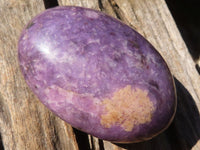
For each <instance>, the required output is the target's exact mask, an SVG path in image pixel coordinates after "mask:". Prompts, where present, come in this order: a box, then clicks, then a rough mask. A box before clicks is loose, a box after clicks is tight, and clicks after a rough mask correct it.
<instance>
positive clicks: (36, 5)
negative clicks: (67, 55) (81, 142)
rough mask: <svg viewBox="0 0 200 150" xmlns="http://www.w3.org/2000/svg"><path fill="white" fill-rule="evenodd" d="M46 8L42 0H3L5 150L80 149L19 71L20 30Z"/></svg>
mask: <svg viewBox="0 0 200 150" xmlns="http://www.w3.org/2000/svg"><path fill="white" fill-rule="evenodd" d="M43 10H44V4H43V1H42V0H28V1H27V0H17V1H15V0H9V1H7V0H1V1H0V19H1V23H0V133H1V137H2V140H3V146H4V149H5V150H25V149H27V150H35V149H36V150H47V149H48V150H55V149H59V150H66V149H69V150H71V149H72V150H76V149H78V145H77V143H76V140H75V137H74V133H73V130H72V128H71V126H69V125H67V124H66V123H64V122H63V121H61V119H59V118H58V117H56V116H55V115H54V114H52V113H50V112H49V111H48V110H47V109H46V108H45V107H44V106H43V105H42V104H41V103H40V102H39V101H38V99H37V98H36V97H35V96H34V95H33V93H32V92H31V91H30V90H29V89H28V87H27V85H26V83H25V81H24V79H23V77H22V75H21V73H20V70H19V65H18V60H17V42H18V38H19V35H20V32H21V30H22V28H23V27H24V26H25V24H27V23H28V21H29V20H30V19H31V18H32V17H33V16H35V15H36V14H38V13H40V12H41V11H43Z"/></svg>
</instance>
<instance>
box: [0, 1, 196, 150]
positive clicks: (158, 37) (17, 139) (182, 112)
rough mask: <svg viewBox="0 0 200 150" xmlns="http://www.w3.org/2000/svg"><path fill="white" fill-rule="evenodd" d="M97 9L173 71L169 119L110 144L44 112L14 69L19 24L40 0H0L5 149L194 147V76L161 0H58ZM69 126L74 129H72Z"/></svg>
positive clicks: (0, 125) (0, 117)
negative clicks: (149, 134) (135, 138)
mask: <svg viewBox="0 0 200 150" xmlns="http://www.w3.org/2000/svg"><path fill="white" fill-rule="evenodd" d="M58 2H59V5H76V6H84V7H88V8H93V9H97V10H101V11H103V12H105V13H107V14H110V15H111V16H113V17H116V18H119V19H121V20H122V21H123V22H125V23H126V24H128V25H130V26H131V27H133V28H134V29H136V30H137V31H138V32H139V33H141V34H142V35H143V36H145V37H146V38H147V39H148V40H149V41H150V42H151V43H152V44H153V45H154V46H155V48H156V49H157V50H158V51H159V52H160V53H161V55H162V56H163V57H164V59H165V60H166V62H167V63H168V65H169V68H170V70H171V71H172V73H173V75H174V77H175V83H176V88H177V98H178V108H177V113H176V116H175V119H174V121H173V123H172V125H171V126H170V127H169V128H168V129H167V130H166V131H165V132H163V133H162V134H160V135H159V136H157V137H155V138H153V139H152V140H150V141H146V142H142V143H137V144H121V145H119V144H118V145H117V144H112V143H110V142H107V141H102V140H99V139H97V138H95V137H92V136H90V135H87V134H85V133H82V132H79V131H76V130H73V129H72V128H71V126H70V125H68V124H66V123H64V122H63V121H62V120H61V119H59V118H58V117H56V116H55V115H54V114H53V113H51V112H49V111H48V110H47V109H46V108H45V107H44V106H43V105H42V104H41V103H40V102H39V100H38V99H37V98H36V97H35V96H34V94H33V93H32V92H31V91H30V90H29V88H28V87H27V85H26V83H25V81H24V79H23V77H22V75H21V73H20V70H19V65H18V60H17V41H18V38H19V35H20V32H21V30H22V28H23V27H24V26H25V24H27V22H28V21H29V20H30V19H31V18H32V17H33V16H35V15H36V14H38V13H39V12H41V11H43V10H44V9H45V8H44V4H43V1H42V0H29V1H28V0H18V1H15V0H9V1H6V0H1V1H0V133H1V137H2V140H3V145H4V148H5V150H10V149H14V150H15V149H16V150H24V149H31V150H32V149H39V150H40V149H48V150H54V149H59V150H62V149H63V150H76V149H84V150H87V149H92V150H103V149H105V150H122V149H134V150H137V149H138V150H145V149H148V150H151V149H152V150H154V149H162V150H170V149H171V150H177V149H178V150H188V149H191V148H192V149H194V150H197V149H200V141H198V140H199V139H200V117H199V109H200V101H199V99H200V88H199V85H200V77H199V74H198V73H197V71H196V69H195V63H194V62H193V60H192V58H191V56H190V54H189V52H188V50H187V48H186V46H185V43H184V41H183V40H182V38H181V36H180V33H179V31H178V29H177V27H176V25H175V23H174V20H173V18H172V16H171V14H170V12H169V10H168V8H167V5H166V4H165V1H164V0H58ZM74 131H75V132H74Z"/></svg>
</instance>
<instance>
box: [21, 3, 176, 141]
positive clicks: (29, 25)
mask: <svg viewBox="0 0 200 150" xmlns="http://www.w3.org/2000/svg"><path fill="white" fill-rule="evenodd" d="M67 7H72V6H67ZM65 8H66V7H62V9H65ZM76 8H77V7H76ZM80 8H81V7H80ZM52 9H54V10H55V9H60V7H56V8H52ZM87 9H88V8H87ZM88 10H92V9H88ZM47 11H51V9H49V10H47ZM47 11H45V12H47ZM92 11H96V10H92ZM45 12H44V13H45ZM96 12H99V11H96ZM102 14H103V13H102ZM41 15H42V14H40V15H38V16H41ZM88 15H89V17H92V18H95V17H96V16H95V15H94V14H88ZM38 16H36V17H35V18H37V17H38ZM35 18H34V19H35ZM34 19H33V20H34ZM112 19H115V18H112ZM115 20H117V21H119V20H118V19H115ZM120 22H121V21H120ZM32 23H33V22H30V23H29V24H28V25H27V27H28V28H27V27H26V28H25V31H26V30H28V29H29V28H31V26H32ZM121 23H123V22H121ZM123 25H125V24H124V23H123ZM126 26H127V25H126ZM127 27H128V26H127ZM25 31H24V32H25ZM133 31H134V30H133ZM134 32H136V31H134ZM138 34H139V33H138ZM139 35H140V34H139ZM140 36H141V35H140ZM141 37H142V36H141ZM142 38H144V37H142ZM20 39H21V37H20ZM146 42H148V41H146ZM149 44H150V43H149ZM150 45H151V44H150ZM153 49H154V50H155V48H153ZM155 52H156V53H158V54H159V55H160V53H159V52H158V51H157V50H155ZM160 57H162V56H161V55H160ZM162 59H163V58H162ZM163 60H164V59H163ZM164 65H166V66H167V64H166V62H165V61H164ZM167 68H168V66H167ZM168 70H169V68H168ZM169 73H170V71H169ZM171 79H172V80H173V77H171ZM173 84H174V81H173ZM32 90H33V89H32ZM174 90H175V86H174ZM33 91H34V90H33ZM36 95H37V94H36ZM175 105H177V100H176V104H175ZM175 109H176V108H175ZM174 114H175V111H174ZM174 114H173V117H174ZM173 117H172V118H171V120H170V121H169V123H168V126H169V124H170V123H171V121H172V119H173ZM61 118H62V117H61ZM64 120H66V119H64ZM71 124H73V123H71ZM168 126H166V128H167V127H168ZM166 128H164V129H162V130H161V131H160V132H159V133H157V134H155V135H153V136H152V137H154V136H156V135H158V134H160V133H161V132H163V131H164V130H165V129H166ZM79 129H80V130H81V128H79ZM82 131H85V130H82ZM97 137H98V135H97ZM152 137H149V138H150V139H151V138H152ZM149 138H145V139H142V140H139V141H143V140H147V139H149ZM111 141H112V140H111ZM134 141H136V142H138V141H137V140H136V139H134ZM115 142H116V143H124V142H121V141H115ZM125 143H127V141H125ZM128 143H132V142H128Z"/></svg>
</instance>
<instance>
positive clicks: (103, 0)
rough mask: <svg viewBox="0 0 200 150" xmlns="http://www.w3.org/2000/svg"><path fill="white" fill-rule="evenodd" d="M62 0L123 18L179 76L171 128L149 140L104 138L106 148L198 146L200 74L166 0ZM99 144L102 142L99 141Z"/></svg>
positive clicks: (186, 147) (182, 147) (63, 2)
mask: <svg viewBox="0 0 200 150" xmlns="http://www.w3.org/2000/svg"><path fill="white" fill-rule="evenodd" d="M58 2H59V4H60V5H63V6H64V5H75V6H83V7H88V8H94V9H97V10H101V11H104V12H105V13H107V14H110V15H111V16H114V17H116V18H118V19H121V20H122V21H124V22H125V23H126V24H128V25H130V26H131V27H133V28H134V29H136V30H137V31H138V32H139V33H141V34H142V35H143V36H144V37H146V38H147V39H148V40H149V41H150V42H151V43H152V44H153V45H154V47H155V48H156V49H157V50H158V51H159V52H160V54H161V55H162V56H163V58H164V59H165V60H166V62H167V64H168V65H169V68H170V70H171V71H172V74H173V75H174V77H175V82H176V88H177V95H178V109H177V114H176V116H175V119H174V121H173V123H172V125H171V126H170V128H169V129H168V130H166V131H165V132H164V133H162V134H161V135H159V136H157V137H156V138H154V139H152V140H150V141H147V142H142V143H139V144H129V145H116V144H111V143H110V142H105V141H104V145H103V146H104V148H105V149H108V150H114V149H115V150H116V149H119V150H121V149H123V148H126V149H138V150H139V149H166V150H168V149H191V148H193V149H196V147H197V148H198V147H199V142H197V141H198V139H199V137H200V129H199V126H200V118H199V111H198V110H199V109H200V101H199V99H200V88H199V85H200V77H199V74H198V73H197V71H196V69H195V63H194V61H193V60H192V58H191V56H190V54H189V52H188V49H187V47H186V45H185V43H184V41H183V39H182V37H181V35H180V33H179V31H178V29H177V27H176V24H175V22H174V20H173V18H172V16H171V14H170V12H169V10H168V8H167V5H166V3H165V1H164V0H58ZM183 126H184V127H183ZM174 134H176V135H174ZM172 139H173V140H172ZM96 144H98V143H97V142H96ZM96 147H98V146H96Z"/></svg>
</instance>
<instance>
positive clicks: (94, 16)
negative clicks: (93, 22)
mask: <svg viewBox="0 0 200 150" xmlns="http://www.w3.org/2000/svg"><path fill="white" fill-rule="evenodd" d="M85 16H87V17H88V18H92V19H97V18H98V17H99V14H98V13H96V12H94V11H90V10H85Z"/></svg>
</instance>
